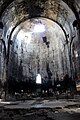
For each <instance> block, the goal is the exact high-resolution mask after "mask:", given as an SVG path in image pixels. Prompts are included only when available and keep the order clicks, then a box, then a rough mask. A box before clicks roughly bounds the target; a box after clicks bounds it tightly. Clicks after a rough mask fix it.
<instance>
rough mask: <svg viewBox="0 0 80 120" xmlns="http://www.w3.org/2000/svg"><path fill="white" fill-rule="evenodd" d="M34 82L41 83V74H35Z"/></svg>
mask: <svg viewBox="0 0 80 120" xmlns="http://www.w3.org/2000/svg"><path fill="white" fill-rule="evenodd" d="M36 83H37V84H41V75H40V74H37V76H36Z"/></svg>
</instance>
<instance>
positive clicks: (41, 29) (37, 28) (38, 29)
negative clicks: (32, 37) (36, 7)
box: [33, 23, 45, 33]
mask: <svg viewBox="0 0 80 120" xmlns="http://www.w3.org/2000/svg"><path fill="white" fill-rule="evenodd" d="M33 32H35V33H40V32H45V26H44V25H43V24H41V23H38V24H36V25H35V26H34V30H33Z"/></svg>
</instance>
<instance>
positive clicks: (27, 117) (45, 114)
mask: <svg viewBox="0 0 80 120" xmlns="http://www.w3.org/2000/svg"><path fill="white" fill-rule="evenodd" d="M0 120H80V113H72V112H71V113H69V112H66V111H64V110H62V109H59V108H57V109H52V108H50V109H49V108H44V109H43V108H41V109H39V108H38V109H35V108H32V109H4V108H0Z"/></svg>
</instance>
